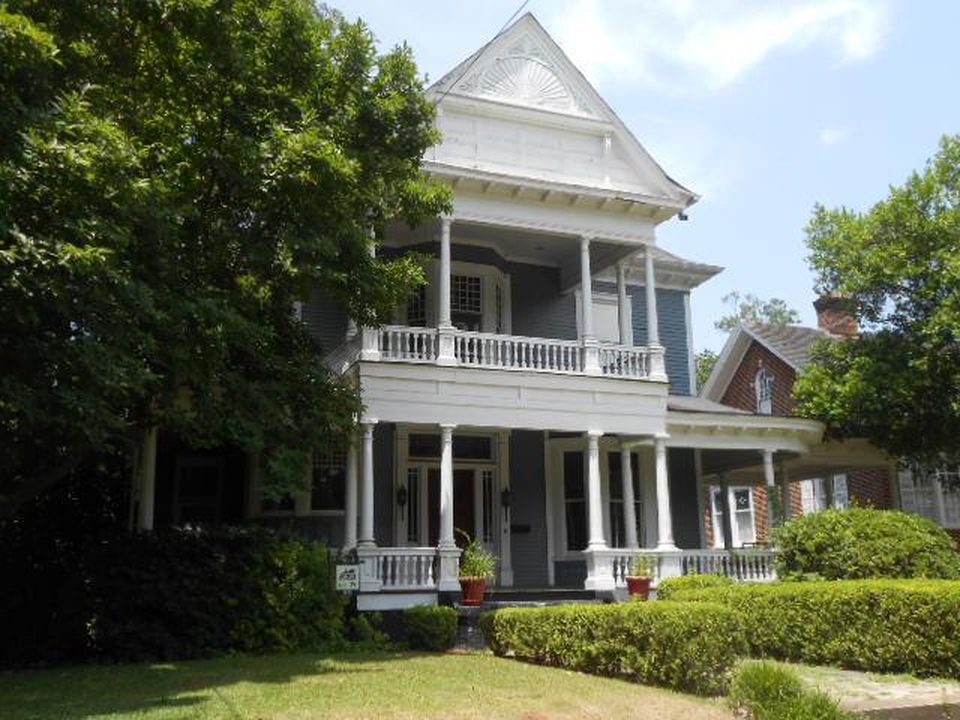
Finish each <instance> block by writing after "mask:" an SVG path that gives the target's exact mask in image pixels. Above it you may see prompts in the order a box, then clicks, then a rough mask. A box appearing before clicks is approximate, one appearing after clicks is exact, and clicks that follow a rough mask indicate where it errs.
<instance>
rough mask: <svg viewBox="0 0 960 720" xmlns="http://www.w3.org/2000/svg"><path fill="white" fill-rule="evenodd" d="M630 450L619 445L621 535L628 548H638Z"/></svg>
mask: <svg viewBox="0 0 960 720" xmlns="http://www.w3.org/2000/svg"><path fill="white" fill-rule="evenodd" d="M631 456H632V453H631V452H630V448H629V447H626V446H625V445H623V444H622V442H621V445H620V479H621V481H622V483H623V490H622V492H621V497H622V498H623V534H624V541H625V544H626V546H627V547H628V548H630V549H633V548H637V547H639V545H638V544H637V508H636V504H635V502H634V497H633V463H632V462H631Z"/></svg>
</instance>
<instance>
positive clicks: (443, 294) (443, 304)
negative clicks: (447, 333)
mask: <svg viewBox="0 0 960 720" xmlns="http://www.w3.org/2000/svg"><path fill="white" fill-rule="evenodd" d="M452 222H453V220H452V219H451V218H449V217H443V218H440V276H439V281H440V282H439V284H438V288H439V290H438V292H439V294H440V297H439V298H438V300H439V302H438V303H437V310H438V315H437V325H439V326H440V327H442V328H445V327H450V326H451V324H452V323H451V321H450V225H451V223H452Z"/></svg>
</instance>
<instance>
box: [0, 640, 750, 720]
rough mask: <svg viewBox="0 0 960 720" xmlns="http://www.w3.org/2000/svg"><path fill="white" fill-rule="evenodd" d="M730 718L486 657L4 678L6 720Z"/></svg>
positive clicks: (92, 669) (302, 660) (234, 664)
mask: <svg viewBox="0 0 960 720" xmlns="http://www.w3.org/2000/svg"><path fill="white" fill-rule="evenodd" d="M628 717H629V718H663V719H665V720H670V719H671V718H676V719H678V720H680V719H682V720H714V719H717V720H719V719H720V718H724V719H726V720H729V719H730V718H731V713H730V711H729V710H728V709H727V708H726V706H725V705H723V704H722V702H720V701H710V700H704V699H700V698H694V697H689V696H686V695H681V694H678V693H673V692H669V691H666V690H658V689H653V688H648V687H643V686H639V685H634V684H631V683H628V682H624V681H622V680H613V679H609V678H601V677H593V676H589V675H582V674H580V673H574V672H569V671H566V670H558V669H553V668H545V667H539V666H535V665H526V664H523V663H518V662H516V661H511V660H503V659H500V658H495V657H493V656H491V655H487V654H446V655H439V654H414V653H386V652H382V653H367V654H355V655H353V654H343V655H331V656H319V655H272V656H263V657H251V656H238V657H228V658H220V659H217V660H198V661H191V662H178V663H165V664H152V665H147V664H143V665H122V666H84V667H71V668H65V669H55V670H37V671H24V672H10V673H0V718H3V719H4V720H53V719H54V718H56V719H57V720H81V718H82V719H83V720H100V719H105V718H110V719H111V720H133V719H134V718H136V719H138V720H140V719H143V720H180V719H181V718H191V719H196V720H218V719H220V718H224V719H226V718H230V719H231V720H235V719H236V720H281V719H282V720H312V719H314V718H397V719H399V718H410V719H411V720H412V719H413V718H437V719H439V718H463V719H470V720H473V719H479V718H516V719H517V720H567V719H570V720H572V719H573V718H628Z"/></svg>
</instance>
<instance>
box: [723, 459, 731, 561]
mask: <svg viewBox="0 0 960 720" xmlns="http://www.w3.org/2000/svg"><path fill="white" fill-rule="evenodd" d="M720 508H721V510H722V517H723V528H722V531H723V549H724V550H730V549H731V548H732V547H733V517H732V516H731V515H730V485H729V484H728V483H727V476H726V475H721V476H720Z"/></svg>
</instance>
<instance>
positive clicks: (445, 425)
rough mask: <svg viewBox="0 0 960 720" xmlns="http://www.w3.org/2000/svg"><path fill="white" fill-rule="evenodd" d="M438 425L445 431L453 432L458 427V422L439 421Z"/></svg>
mask: <svg viewBox="0 0 960 720" xmlns="http://www.w3.org/2000/svg"><path fill="white" fill-rule="evenodd" d="M438 425H439V427H440V429H441V430H443V431H444V432H453V431H454V430H456V429H457V424H456V423H438Z"/></svg>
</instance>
